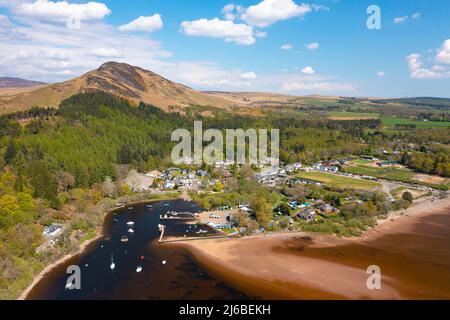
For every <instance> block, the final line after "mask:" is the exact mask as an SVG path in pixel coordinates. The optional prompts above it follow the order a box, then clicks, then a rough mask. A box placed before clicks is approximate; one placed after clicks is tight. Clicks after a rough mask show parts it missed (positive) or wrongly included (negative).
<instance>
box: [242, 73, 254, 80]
mask: <svg viewBox="0 0 450 320" xmlns="http://www.w3.org/2000/svg"><path fill="white" fill-rule="evenodd" d="M241 79H242V80H255V79H256V74H255V73H254V72H253V71H251V72H244V73H242V74H241Z"/></svg>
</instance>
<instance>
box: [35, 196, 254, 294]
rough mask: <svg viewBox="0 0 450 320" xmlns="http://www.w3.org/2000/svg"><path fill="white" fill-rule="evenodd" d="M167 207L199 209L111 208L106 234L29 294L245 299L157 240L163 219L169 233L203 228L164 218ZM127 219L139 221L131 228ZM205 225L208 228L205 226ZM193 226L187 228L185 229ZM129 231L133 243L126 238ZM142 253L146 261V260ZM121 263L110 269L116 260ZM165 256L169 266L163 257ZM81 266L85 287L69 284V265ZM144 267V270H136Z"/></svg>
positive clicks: (194, 209) (181, 252) (180, 204)
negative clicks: (68, 285) (68, 286)
mask: <svg viewBox="0 0 450 320" xmlns="http://www.w3.org/2000/svg"><path fill="white" fill-rule="evenodd" d="M168 210H175V211H189V212H197V211H199V210H200V208H199V207H197V206H196V205H195V204H194V203H193V202H186V201H182V200H176V201H161V202H155V203H152V208H148V207H146V205H144V204H142V205H137V206H134V208H133V209H129V208H124V209H121V210H119V211H116V212H114V213H111V214H109V215H108V216H107V218H106V219H105V224H104V234H105V236H104V237H103V238H101V239H100V240H98V241H97V242H95V243H93V244H91V245H90V246H89V247H88V248H87V249H86V251H85V252H84V253H82V254H80V255H77V256H75V257H73V258H72V259H70V260H69V261H67V262H65V263H63V264H61V265H59V266H58V267H56V268H55V269H53V270H52V271H51V272H50V273H48V274H47V275H46V276H45V278H44V279H42V280H41V281H40V282H39V283H38V284H37V285H36V286H35V287H34V288H33V290H32V291H31V293H30V294H29V295H28V299H57V300H65V299H245V298H246V297H245V296H244V295H243V294H241V293H240V292H238V291H237V290H235V289H233V288H230V287H228V286H227V285H225V284H224V283H223V282H222V281H220V280H218V279H215V278H213V277H212V276H210V275H209V274H208V273H207V272H206V271H205V270H204V269H203V268H201V267H200V266H199V265H198V264H197V263H196V262H195V261H194V260H193V259H192V258H191V256H190V255H189V254H188V252H187V251H185V250H184V249H180V248H174V247H171V246H162V245H159V244H158V243H157V239H158V238H159V230H158V227H157V226H158V224H159V223H162V224H164V225H166V234H167V235H185V234H186V235H187V236H189V237H191V236H197V234H196V230H198V228H196V227H194V226H191V227H189V225H187V224H185V221H167V220H165V221H160V220H159V215H160V214H163V213H166V212H167V211H168ZM128 221H133V222H134V223H135V225H134V227H133V229H134V231H135V232H134V233H133V234H130V233H128V229H129V228H130V227H129V226H127V222H128ZM202 229H206V228H205V227H203V228H202ZM186 231H188V232H186ZM124 235H127V236H128V238H129V242H127V243H123V242H121V238H122V236H124ZM141 256H144V260H143V261H141ZM112 258H113V260H114V263H115V265H116V267H115V269H114V270H111V269H110V264H111V259H112ZM163 260H166V261H167V263H166V264H165V265H163V264H162V261H163ZM70 265H78V266H79V267H80V268H81V290H68V289H66V281H67V278H68V277H69V276H70V275H69V274H67V273H66V270H67V267H68V266H70ZM139 265H140V266H142V267H143V270H142V272H141V273H137V272H136V268H137V266H139Z"/></svg>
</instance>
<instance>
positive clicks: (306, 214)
mask: <svg viewBox="0 0 450 320" xmlns="http://www.w3.org/2000/svg"><path fill="white" fill-rule="evenodd" d="M315 215H316V211H315V210H314V209H312V208H307V209H301V210H299V211H298V212H296V214H295V216H296V217H297V218H298V219H301V220H305V221H311V220H313V219H314V217H315Z"/></svg>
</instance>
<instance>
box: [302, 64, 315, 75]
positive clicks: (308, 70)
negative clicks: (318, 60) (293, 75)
mask: <svg viewBox="0 0 450 320" xmlns="http://www.w3.org/2000/svg"><path fill="white" fill-rule="evenodd" d="M302 73H304V74H314V73H315V71H314V69H313V68H312V67H311V66H307V67H304V68H303V69H302Z"/></svg>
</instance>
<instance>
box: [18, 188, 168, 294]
mask: <svg viewBox="0 0 450 320" xmlns="http://www.w3.org/2000/svg"><path fill="white" fill-rule="evenodd" d="M171 200H174V199H171V198H170V197H166V198H165V197H161V198H158V199H149V200H143V201H138V202H130V203H126V204H123V205H122V206H120V207H116V208H112V209H110V211H108V212H106V213H105V215H104V217H103V222H102V225H101V226H99V228H98V231H97V234H96V236H95V237H94V238H92V239H89V240H86V241H85V242H83V243H82V244H81V245H80V246H79V247H78V248H77V249H76V250H75V251H74V252H70V253H67V254H66V255H64V256H63V257H61V258H60V259H58V260H56V261H54V262H52V263H50V264H49V265H47V266H46V267H45V268H44V269H42V270H41V271H40V272H39V274H37V275H36V276H35V277H34V278H33V281H32V282H31V283H30V284H29V285H28V286H27V287H26V288H25V289H24V290H23V291H22V293H21V294H20V296H19V297H18V298H16V300H26V299H27V297H28V295H29V294H30V292H31V291H32V290H33V288H34V287H35V286H36V285H37V284H38V283H39V282H40V281H41V280H42V279H43V278H44V277H45V275H46V274H47V273H49V272H51V271H52V270H53V269H54V268H56V267H57V266H59V265H60V264H62V263H64V262H66V261H67V260H70V259H72V258H73V257H75V256H77V255H79V254H82V253H84V251H85V250H86V249H87V247H88V246H89V245H90V244H92V243H94V242H95V241H97V240H99V239H100V238H102V237H103V236H104V234H103V225H104V222H105V219H106V217H107V216H108V215H109V214H112V213H115V212H117V211H119V210H121V209H123V208H126V207H130V206H136V205H141V204H142V205H145V204H149V203H154V202H158V201H171Z"/></svg>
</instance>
